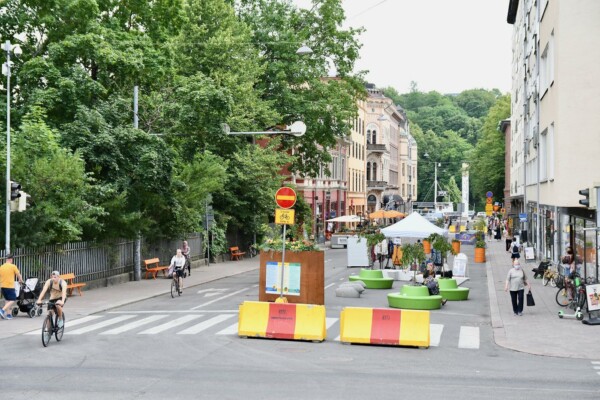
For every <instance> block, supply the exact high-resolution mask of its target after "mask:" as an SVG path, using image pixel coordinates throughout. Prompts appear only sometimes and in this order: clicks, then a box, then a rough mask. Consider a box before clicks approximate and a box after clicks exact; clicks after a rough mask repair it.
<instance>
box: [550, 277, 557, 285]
mask: <svg viewBox="0 0 600 400" xmlns="http://www.w3.org/2000/svg"><path fill="white" fill-rule="evenodd" d="M550 286H552V287H556V280H555V279H554V277H552V278H550Z"/></svg>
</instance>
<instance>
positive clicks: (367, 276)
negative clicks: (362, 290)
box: [348, 269, 394, 289]
mask: <svg viewBox="0 0 600 400" xmlns="http://www.w3.org/2000/svg"><path fill="white" fill-rule="evenodd" d="M348 279H350V281H351V282H354V281H363V282H364V283H365V287H366V288H367V289H391V288H392V285H393V284H394V280H393V279H392V278H384V277H383V272H382V271H381V270H379V269H361V270H360V273H359V274H358V275H350V277H349V278H348Z"/></svg>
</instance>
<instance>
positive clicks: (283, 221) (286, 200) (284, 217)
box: [275, 187, 296, 303]
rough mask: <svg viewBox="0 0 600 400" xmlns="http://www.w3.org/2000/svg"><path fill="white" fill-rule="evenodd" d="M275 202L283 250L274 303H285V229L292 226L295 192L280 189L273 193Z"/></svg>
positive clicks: (286, 188)
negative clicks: (277, 293) (276, 297)
mask: <svg viewBox="0 0 600 400" xmlns="http://www.w3.org/2000/svg"><path fill="white" fill-rule="evenodd" d="M275 202H276V203H277V205H278V206H279V207H281V208H283V210H282V209H276V210H275V223H276V224H279V225H283V240H282V242H283V249H282V250H281V284H280V286H279V298H278V299H277V300H275V302H276V303H287V299H286V298H285V297H283V275H284V272H285V231H286V227H287V226H288V224H289V225H293V224H294V210H289V208H292V207H293V206H294V204H296V192H295V191H294V189H292V188H289V187H282V188H279V189H278V190H277V193H275Z"/></svg>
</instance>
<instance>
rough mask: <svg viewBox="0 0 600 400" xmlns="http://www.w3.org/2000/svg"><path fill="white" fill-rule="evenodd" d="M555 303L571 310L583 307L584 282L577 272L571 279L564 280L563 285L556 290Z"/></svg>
mask: <svg viewBox="0 0 600 400" xmlns="http://www.w3.org/2000/svg"><path fill="white" fill-rule="evenodd" d="M556 303H557V304H558V305H559V306H561V307H569V308H571V309H573V310H576V309H578V308H580V309H581V308H583V306H584V304H585V284H584V283H583V281H582V280H581V278H580V277H579V275H578V274H574V275H573V276H572V277H571V279H569V280H565V285H564V287H562V288H559V289H558V291H557V292H556Z"/></svg>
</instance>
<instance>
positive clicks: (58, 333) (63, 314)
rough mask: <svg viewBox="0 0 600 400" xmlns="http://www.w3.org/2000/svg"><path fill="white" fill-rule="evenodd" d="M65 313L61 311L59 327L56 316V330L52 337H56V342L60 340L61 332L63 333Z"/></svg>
mask: <svg viewBox="0 0 600 400" xmlns="http://www.w3.org/2000/svg"><path fill="white" fill-rule="evenodd" d="M65 321H66V319H65V313H64V311H63V313H62V326H61V327H60V328H58V315H57V316H56V326H57V329H56V332H54V337H55V338H56V341H57V342H60V341H61V340H62V337H63V333H65Z"/></svg>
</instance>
